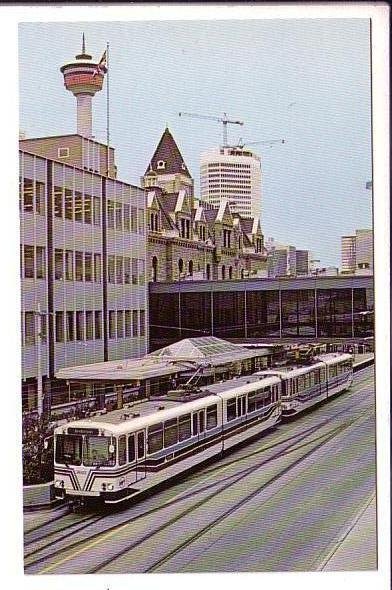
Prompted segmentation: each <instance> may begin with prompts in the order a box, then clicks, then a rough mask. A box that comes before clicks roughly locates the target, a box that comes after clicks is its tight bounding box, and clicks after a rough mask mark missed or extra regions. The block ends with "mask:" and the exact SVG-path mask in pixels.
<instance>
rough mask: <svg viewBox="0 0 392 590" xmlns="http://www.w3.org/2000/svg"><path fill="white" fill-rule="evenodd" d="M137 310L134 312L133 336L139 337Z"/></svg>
mask: <svg viewBox="0 0 392 590" xmlns="http://www.w3.org/2000/svg"><path fill="white" fill-rule="evenodd" d="M137 334H138V333H137V310H136V309H133V310H132V336H133V337H135V336H137Z"/></svg>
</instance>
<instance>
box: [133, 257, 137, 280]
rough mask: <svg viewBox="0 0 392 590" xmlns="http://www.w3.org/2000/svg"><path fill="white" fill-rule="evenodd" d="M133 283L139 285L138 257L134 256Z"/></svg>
mask: <svg viewBox="0 0 392 590" xmlns="http://www.w3.org/2000/svg"><path fill="white" fill-rule="evenodd" d="M132 285H137V258H132Z"/></svg>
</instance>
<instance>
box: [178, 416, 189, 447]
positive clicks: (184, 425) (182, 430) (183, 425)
mask: <svg viewBox="0 0 392 590" xmlns="http://www.w3.org/2000/svg"><path fill="white" fill-rule="evenodd" d="M178 422H179V424H178V440H179V441H181V440H186V439H187V438H190V436H191V415H190V414H185V416H180V418H179V421H178Z"/></svg>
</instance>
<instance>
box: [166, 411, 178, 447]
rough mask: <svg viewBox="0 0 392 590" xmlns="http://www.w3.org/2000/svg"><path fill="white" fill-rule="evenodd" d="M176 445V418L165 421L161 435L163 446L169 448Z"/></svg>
mask: <svg viewBox="0 0 392 590" xmlns="http://www.w3.org/2000/svg"><path fill="white" fill-rule="evenodd" d="M177 443H178V425H177V418H173V419H172V420H167V421H166V422H165V429H164V434H163V446H164V447H165V448H166V447H171V446H172V445H176V444H177Z"/></svg>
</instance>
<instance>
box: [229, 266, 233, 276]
mask: <svg viewBox="0 0 392 590" xmlns="http://www.w3.org/2000/svg"><path fill="white" fill-rule="evenodd" d="M232 278H233V267H232V266H229V279H232Z"/></svg>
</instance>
